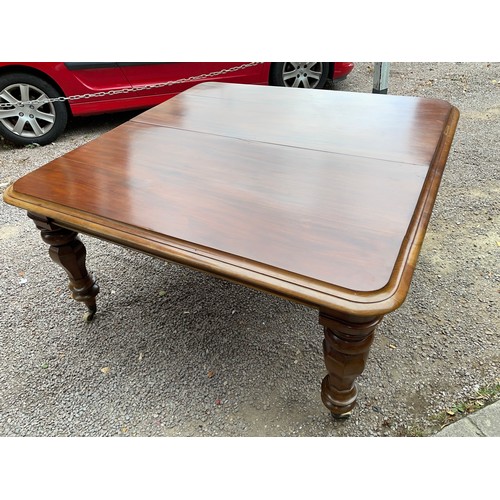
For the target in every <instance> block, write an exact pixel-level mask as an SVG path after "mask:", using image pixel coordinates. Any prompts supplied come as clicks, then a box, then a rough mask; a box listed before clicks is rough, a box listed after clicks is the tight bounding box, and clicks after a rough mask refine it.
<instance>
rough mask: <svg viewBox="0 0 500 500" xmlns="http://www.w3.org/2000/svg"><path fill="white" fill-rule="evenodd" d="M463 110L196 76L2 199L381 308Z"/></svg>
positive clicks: (299, 290) (302, 289)
mask: <svg viewBox="0 0 500 500" xmlns="http://www.w3.org/2000/svg"><path fill="white" fill-rule="evenodd" d="M457 120H458V111H457V109H456V108H455V107H453V106H452V105H450V104H449V103H447V102H445V101H441V100H435V99H424V98H417V97H402V96H391V95H376V94H363V93H354V92H339V91H320V90H304V89H293V88H292V89H290V88H281V87H266V86H254V85H239V84H225V83H203V84H200V85H197V86H195V87H193V88H191V89H190V90H188V91H186V92H183V93H181V94H179V95H177V96H176V97H174V98H172V99H170V100H169V101H166V102H165V103H163V104H161V105H159V106H157V107H155V108H152V109H150V110H148V111H146V112H144V113H142V114H140V115H138V116H136V117H135V118H133V119H132V120H130V121H129V122H127V123H125V124H123V125H121V126H119V127H117V128H116V129H114V130H112V131H110V132H108V133H106V134H104V135H102V136H101V137H99V138H97V139H95V140H94V141H91V142H89V143H88V144H86V145H83V146H81V147H79V148H77V149H75V150H74V151H71V152H69V153H67V154H65V155H64V156H62V157H60V158H58V159H56V160H53V161H51V162H50V163H48V164H47V165H45V166H43V167H41V168H40V169H38V170H36V171H34V172H32V173H30V174H28V175H27V176H25V177H23V178H21V179H20V180H18V181H16V182H15V183H14V184H13V185H12V186H11V187H10V188H8V189H7V191H6V193H5V194H4V199H5V201H6V202H8V203H10V204H13V205H16V206H19V207H21V208H24V209H26V210H28V211H30V212H32V213H36V214H39V215H43V216H47V217H50V218H52V219H54V220H55V221H57V223H58V224H60V225H62V226H63V227H68V228H70V229H74V230H76V231H78V232H82V233H87V234H91V235H94V236H97V237H100V238H103V239H106V240H110V241H114V242H116V243H119V244H122V245H125V246H128V247H131V248H135V249H138V250H141V251H145V252H147V253H149V254H152V255H156V256H158V257H162V258H165V259H168V260H172V261H175V262H180V263H182V264H185V265H189V266H192V267H195V268H198V269H201V270H204V271H207V272H210V273H213V274H216V275H218V276H221V277H223V278H226V279H230V280H233V281H236V282H239V283H242V284H244V285H247V286H252V287H255V288H258V289H261V290H264V291H267V292H270V293H274V294H277V295H279V296H283V297H285V298H288V299H291V300H296V301H299V302H301V303H304V304H307V305H310V306H314V307H317V308H320V309H323V310H338V311H341V312H347V313H353V314H358V315H370V314H385V313H386V312H389V311H391V310H393V309H396V308H397V307H398V306H399V305H400V304H401V303H402V301H403V300H404V298H405V297H406V294H407V292H408V288H409V284H410V279H411V276H412V273H413V269H414V266H415V264H416V260H417V257H418V253H419V251H420V246H421V243H422V240H423V237H424V234H425V230H426V227H427V224H428V222H429V218H430V215H431V211H432V207H433V204H434V200H435V198H436V194H437V190H438V187H439V182H440V179H441V175H442V172H443V169H444V165H445V162H446V158H447V155H448V151H449V148H450V145H451V141H452V138H453V134H454V131H455V128H456V123H457Z"/></svg>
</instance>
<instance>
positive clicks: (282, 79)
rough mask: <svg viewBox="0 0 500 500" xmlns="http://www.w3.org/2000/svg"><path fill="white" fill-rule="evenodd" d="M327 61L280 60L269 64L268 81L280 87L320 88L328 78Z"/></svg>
mask: <svg viewBox="0 0 500 500" xmlns="http://www.w3.org/2000/svg"><path fill="white" fill-rule="evenodd" d="M328 70H329V65H328V63H323V62H281V63H273V65H272V66H271V75H270V83H271V85H279V86H282V87H299V88H307V89H321V88H323V87H324V86H325V83H326V80H327V78H328Z"/></svg>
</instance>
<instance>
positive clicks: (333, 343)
mask: <svg viewBox="0 0 500 500" xmlns="http://www.w3.org/2000/svg"><path fill="white" fill-rule="evenodd" d="M381 320H382V316H373V317H367V318H363V317H356V316H351V315H339V314H335V315H334V316H333V315H332V314H330V313H324V312H320V315H319V322H320V324H321V325H323V327H324V332H325V338H324V341H323V352H324V356H325V364H326V368H327V370H328V375H327V376H326V377H325V378H324V379H323V383H322V385H321V399H322V400H323V404H324V405H325V406H326V407H327V408H328V409H329V410H330V412H331V414H332V415H333V416H334V417H335V418H344V417H348V416H349V415H350V413H351V411H352V409H353V408H354V406H355V404H356V396H357V389H356V385H355V383H354V381H355V379H356V378H357V377H358V375H360V374H361V373H362V372H363V370H364V369H365V364H366V360H367V358H368V353H369V351H370V346H371V344H372V342H373V336H374V332H375V328H376V327H377V325H378V324H379V323H380V321H381Z"/></svg>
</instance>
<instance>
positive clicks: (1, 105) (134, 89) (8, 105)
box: [0, 62, 263, 109]
mask: <svg viewBox="0 0 500 500" xmlns="http://www.w3.org/2000/svg"><path fill="white" fill-rule="evenodd" d="M259 64H263V63H261V62H251V63H246V64H242V65H240V66H234V67H232V68H226V69H221V70H219V71H212V72H211V73H203V74H201V75H197V76H190V77H189V78H180V79H179V80H171V81H168V82H164V83H154V84H152V85H144V86H141V87H127V88H123V89H115V90H109V91H107V92H95V93H94V94H79V95H72V96H68V97H65V96H60V97H52V98H48V99H42V100H40V99H37V100H35V101H17V102H15V103H10V102H6V103H0V109H1V108H11V107H13V106H17V107H22V106H29V105H33V104H36V105H37V106H41V105H42V104H48V103H50V102H64V101H77V100H80V99H92V98H94V97H105V96H108V95H118V94H128V93H130V92H140V91H142V90H150V89H159V88H161V87H170V86H172V85H179V84H182V83H192V82H197V81H200V80H207V79H210V78H215V77H216V76H220V75H226V74H228V73H234V72H235V71H240V70H243V69H246V68H250V67H252V66H258V65H259ZM0 98H1V96H0Z"/></svg>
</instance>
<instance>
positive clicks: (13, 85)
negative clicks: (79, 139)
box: [0, 74, 68, 145]
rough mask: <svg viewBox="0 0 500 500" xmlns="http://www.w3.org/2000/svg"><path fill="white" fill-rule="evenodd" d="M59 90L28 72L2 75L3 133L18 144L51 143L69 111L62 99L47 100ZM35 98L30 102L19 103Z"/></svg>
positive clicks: (0, 123)
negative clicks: (56, 100) (59, 100)
mask: <svg viewBox="0 0 500 500" xmlns="http://www.w3.org/2000/svg"><path fill="white" fill-rule="evenodd" d="M59 96H60V93H59V92H58V91H57V90H56V89H55V88H54V87H53V86H52V85H50V84H49V83H48V82H46V81H45V80H42V79H41V78H38V77H36V76H34V75H29V74H11V75H6V76H3V77H0V104H10V105H11V106H6V107H4V106H2V107H0V134H1V135H3V136H4V137H5V138H6V139H8V140H10V141H11V142H13V143H15V144H20V145H27V144H33V143H37V144H40V145H43V144H48V143H49V142H52V141H53V140H54V139H55V138H56V137H58V136H59V135H60V134H61V133H62V131H63V130H64V129H65V127H66V123H67V121H68V111H67V109H66V105H65V104H64V103H62V102H48V103H47V102H44V101H45V100H47V99H50V98H53V97H59ZM26 101H32V103H31V104H23V105H20V106H19V105H18V104H19V103H21V102H26Z"/></svg>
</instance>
